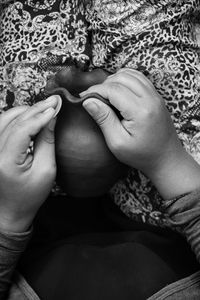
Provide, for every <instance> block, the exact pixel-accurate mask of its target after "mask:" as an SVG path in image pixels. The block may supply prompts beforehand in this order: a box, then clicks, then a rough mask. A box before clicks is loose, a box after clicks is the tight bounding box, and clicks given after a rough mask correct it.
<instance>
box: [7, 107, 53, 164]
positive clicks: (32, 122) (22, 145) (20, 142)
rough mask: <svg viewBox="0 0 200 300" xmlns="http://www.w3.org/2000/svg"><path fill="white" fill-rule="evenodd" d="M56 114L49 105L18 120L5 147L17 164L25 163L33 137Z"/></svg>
mask: <svg viewBox="0 0 200 300" xmlns="http://www.w3.org/2000/svg"><path fill="white" fill-rule="evenodd" d="M54 115H55V110H54V109H53V108H52V107H49V108H48V109H47V110H46V111H44V112H42V113H38V114H35V115H34V116H32V117H31V118H30V119H28V120H26V119H25V120H18V122H16V124H15V126H13V127H12V130H10V134H9V136H8V138H7V141H6V144H5V146H4V148H3V150H5V153H8V155H10V157H11V158H13V160H14V162H15V163H16V164H19V165H23V164H25V162H26V158H27V150H28V148H29V146H30V142H31V139H32V138H33V137H34V136H36V135H37V134H38V133H39V132H40V131H41V130H42V129H43V128H44V127H45V126H46V125H47V124H48V123H49V122H50V120H51V119H52V118H53V117H54ZM13 149H14V151H13Z"/></svg>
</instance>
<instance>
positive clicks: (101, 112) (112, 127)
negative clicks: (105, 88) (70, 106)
mask: <svg viewBox="0 0 200 300" xmlns="http://www.w3.org/2000/svg"><path fill="white" fill-rule="evenodd" d="M83 107H84V108H85V110H86V111H87V112H88V113H89V114H90V115H91V116H92V118H93V119H94V120H95V121H96V123H97V124H98V125H99V127H100V128H101V130H102V132H103V135H104V137H105V140H106V142H107V144H108V146H109V147H110V148H112V146H113V145H115V144H116V142H117V141H118V140H119V139H120V138H121V137H122V135H124V134H125V130H124V128H123V126H122V124H121V122H120V120H119V118H118V117H117V115H116V114H115V112H114V111H113V110H112V108H111V107H110V106H108V105H107V104H105V103H103V102H102V101H99V100H97V99H93V98H90V99H87V100H85V101H84V102H83ZM111 150H112V149H111Z"/></svg>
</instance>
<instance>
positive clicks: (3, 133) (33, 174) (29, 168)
mask: <svg viewBox="0 0 200 300" xmlns="http://www.w3.org/2000/svg"><path fill="white" fill-rule="evenodd" d="M59 100H60V97H59V99H58V98H57V97H55V96H52V97H50V98H48V99H47V100H45V101H42V102H38V103H37V104H36V105H34V106H32V107H28V106H22V107H15V108H12V109H10V110H9V111H7V112H5V113H2V114H1V115H0V230H2V229H3V230H6V231H12V232H20V231H24V230H26V229H27V228H28V227H29V226H30V224H31V222H32V220H33V218H34V217H35V214H36V213H37V210H38V209H39V207H40V206H41V204H42V203H43V202H44V201H45V199H46V198H47V196H48V194H49V192H50V190H51V188H52V184H53V181H54V179H55V176H56V163H55V147H54V127H55V122H56V120H55V118H54V116H55V109H56V106H57V104H58V102H59ZM32 139H34V151H33V153H31V152H30V151H29V146H30V143H31V140H32Z"/></svg>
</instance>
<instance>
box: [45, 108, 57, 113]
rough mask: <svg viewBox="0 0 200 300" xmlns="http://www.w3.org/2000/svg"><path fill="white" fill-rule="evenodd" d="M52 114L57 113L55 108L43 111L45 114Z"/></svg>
mask: <svg viewBox="0 0 200 300" xmlns="http://www.w3.org/2000/svg"><path fill="white" fill-rule="evenodd" d="M50 112H54V113H55V109H54V108H53V107H49V108H47V109H45V110H44V111H43V114H48V113H50Z"/></svg>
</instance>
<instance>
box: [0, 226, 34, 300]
mask: <svg viewBox="0 0 200 300" xmlns="http://www.w3.org/2000/svg"><path fill="white" fill-rule="evenodd" d="M31 231H32V230H29V231H27V232H25V233H10V232H3V231H0V299H4V298H5V297H6V295H7V292H8V291H9V288H10V285H11V283H12V275H13V272H14V270H15V268H16V264H17V262H18V260H19V258H20V256H21V254H22V253H23V252H24V250H25V248H26V245H27V243H28V241H29V239H30V236H31Z"/></svg>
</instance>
